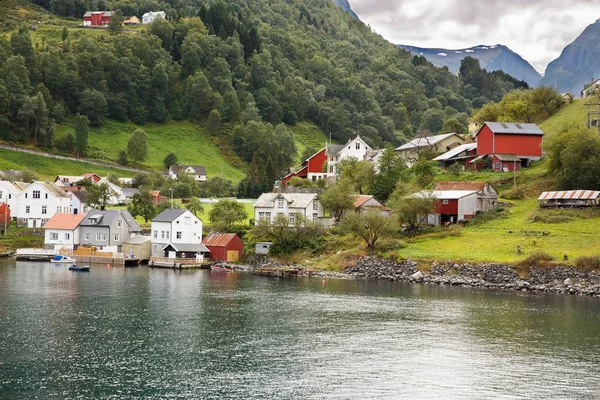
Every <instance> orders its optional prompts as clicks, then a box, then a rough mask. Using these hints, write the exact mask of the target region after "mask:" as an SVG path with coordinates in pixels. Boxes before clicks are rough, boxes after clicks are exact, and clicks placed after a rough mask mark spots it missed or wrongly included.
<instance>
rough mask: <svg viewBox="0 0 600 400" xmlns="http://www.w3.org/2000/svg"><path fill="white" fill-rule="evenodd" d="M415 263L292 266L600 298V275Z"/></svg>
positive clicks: (263, 262) (370, 259) (253, 262)
mask: <svg viewBox="0 0 600 400" xmlns="http://www.w3.org/2000/svg"><path fill="white" fill-rule="evenodd" d="M247 261H248V267H249V268H248V269H247V270H255V269H258V268H262V267H265V266H269V267H272V268H290V266H288V265H283V264H280V263H277V262H276V261H274V260H272V259H270V258H265V257H254V258H250V259H248V260H247ZM417 266H418V264H417V262H415V261H412V260H406V261H402V262H397V261H394V260H388V259H382V258H379V257H374V256H366V257H362V258H361V259H360V260H359V261H358V262H357V263H356V264H355V265H354V266H351V267H349V268H347V269H346V270H345V272H343V273H342V272H330V271H315V270H314V269H309V268H306V267H303V266H292V267H293V268H295V269H297V270H298V276H311V277H322V278H335V279H379V280H389V281H404V282H412V283H421V284H431V285H442V286H445V285H448V286H462V287H474V288H487V289H503V290H519V291H524V292H525V291H531V292H548V293H562V294H573V295H580V296H594V297H600V272H598V271H589V272H583V271H579V270H576V269H574V268H572V267H567V266H547V267H534V268H531V269H530V270H529V273H528V275H527V277H526V278H521V277H520V276H519V274H518V271H517V269H516V268H515V267H514V266H512V265H507V264H493V263H488V264H458V263H455V262H451V261H447V262H439V263H438V262H434V263H432V264H431V265H430V266H429V270H428V271H427V272H422V271H421V270H420V269H419V268H417Z"/></svg>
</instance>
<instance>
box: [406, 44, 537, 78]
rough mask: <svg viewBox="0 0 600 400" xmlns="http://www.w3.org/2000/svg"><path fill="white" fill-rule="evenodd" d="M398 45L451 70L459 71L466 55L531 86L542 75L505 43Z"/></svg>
mask: <svg viewBox="0 0 600 400" xmlns="http://www.w3.org/2000/svg"><path fill="white" fill-rule="evenodd" d="M398 47H400V48H402V49H404V50H407V51H409V52H411V53H412V54H416V55H422V56H425V58H426V59H427V60H429V61H430V62H431V63H433V65H436V66H438V67H443V66H447V67H448V69H450V71H452V72H454V73H457V72H458V69H459V68H460V62H461V60H462V59H463V58H465V57H466V56H471V57H474V58H477V59H478V60H479V62H480V64H481V67H482V68H485V69H487V70H488V71H497V70H502V71H504V72H506V73H507V74H509V75H511V76H513V77H515V78H517V79H520V80H524V81H525V82H527V83H528V84H529V86H531V87H535V86H536V85H537V84H538V82H539V81H540V79H542V76H541V75H540V74H539V72H537V71H536V70H535V69H534V68H533V67H532V66H531V64H529V63H528V62H527V61H525V60H524V59H523V58H522V57H521V56H519V55H518V54H517V53H515V52H514V51H512V50H511V49H509V48H508V47H506V46H503V45H500V44H498V45H492V46H475V47H471V48H468V49H458V50H449V49H430V48H424V47H415V46H407V45H402V44H399V45H398Z"/></svg>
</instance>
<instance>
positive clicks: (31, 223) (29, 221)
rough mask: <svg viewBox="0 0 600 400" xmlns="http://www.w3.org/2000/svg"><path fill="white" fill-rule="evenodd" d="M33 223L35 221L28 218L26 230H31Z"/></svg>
mask: <svg viewBox="0 0 600 400" xmlns="http://www.w3.org/2000/svg"><path fill="white" fill-rule="evenodd" d="M34 221H35V220H34V219H33V218H29V219H27V227H28V228H33V222H34Z"/></svg>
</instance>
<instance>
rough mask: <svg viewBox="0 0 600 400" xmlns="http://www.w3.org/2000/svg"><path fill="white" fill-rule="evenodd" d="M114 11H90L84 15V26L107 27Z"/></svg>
mask: <svg viewBox="0 0 600 400" xmlns="http://www.w3.org/2000/svg"><path fill="white" fill-rule="evenodd" d="M113 13H114V11H88V12H86V13H85V14H83V26H107V25H108V23H109V22H110V17H112V15H113Z"/></svg>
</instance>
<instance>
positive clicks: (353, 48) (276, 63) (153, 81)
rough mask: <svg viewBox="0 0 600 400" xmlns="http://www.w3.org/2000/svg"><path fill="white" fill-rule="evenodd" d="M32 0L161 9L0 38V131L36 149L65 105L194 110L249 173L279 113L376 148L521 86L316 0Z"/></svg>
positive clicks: (91, 116)
mask: <svg viewBox="0 0 600 400" xmlns="http://www.w3.org/2000/svg"><path fill="white" fill-rule="evenodd" d="M33 2H35V3H37V4H39V5H41V6H42V7H45V8H47V9H49V10H50V11H52V12H54V13H56V14H57V15H60V16H64V17H76V18H81V17H82V15H83V13H85V11H87V10H96V9H104V10H117V11H120V13H122V14H123V15H138V16H141V14H143V13H144V12H146V11H151V10H153V11H157V10H165V11H166V12H167V20H158V21H156V22H154V23H153V24H152V25H150V26H147V27H145V28H144V29H143V30H137V31H127V30H121V29H120V28H119V29H115V30H107V31H106V32H103V33H102V34H101V35H89V36H86V37H84V38H83V39H78V40H71V39H70V37H69V31H68V30H67V29H65V30H64V31H63V35H62V38H60V40H56V41H54V42H51V41H45V42H43V43H39V42H36V43H33V42H32V38H31V34H30V31H29V30H28V28H27V27H21V28H20V29H18V31H14V32H12V34H10V35H6V36H5V38H4V39H0V72H1V73H0V137H1V138H2V139H4V140H10V141H15V142H29V143H34V144H37V145H39V146H41V147H46V148H52V147H55V146H56V147H60V146H63V147H68V144H64V143H54V134H53V132H54V128H53V127H54V124H55V123H57V122H58V123H59V122H61V121H63V120H64V119H65V118H71V116H72V115H74V114H77V113H78V114H80V115H81V116H85V117H87V119H88V120H89V123H90V124H91V125H92V126H100V125H102V124H103V122H104V120H105V119H106V118H110V119H115V120H119V121H132V122H133V123H136V124H139V125H143V124H144V123H146V122H156V123H163V122H166V121H168V120H170V119H172V120H183V119H189V120H192V121H201V120H205V119H208V120H209V121H217V122H218V121H222V122H225V123H227V124H229V125H230V126H232V127H234V129H230V130H228V131H227V132H230V133H225V132H223V134H228V135H231V137H230V138H229V140H230V141H233V142H234V143H232V144H233V147H234V149H237V150H238V152H239V153H240V156H241V157H242V158H243V159H244V160H246V161H247V162H248V163H249V164H251V165H253V168H252V169H253V171H254V172H255V171H265V170H266V169H267V168H268V169H269V170H272V171H275V174H274V175H280V174H281V173H283V172H284V171H285V170H286V169H288V168H289V167H290V165H291V163H292V157H290V156H289V154H288V153H289V152H290V151H294V152H295V148H294V147H293V143H290V133H289V132H288V131H287V130H286V129H285V128H284V127H282V128H278V129H276V128H277V127H278V125H279V124H281V123H285V124H288V125H294V124H295V123H296V122H297V121H303V120H306V121H312V122H313V123H315V124H317V125H318V126H319V127H320V128H321V129H322V130H323V131H324V132H327V134H329V135H331V137H332V138H333V140H336V141H338V142H345V141H346V140H348V139H349V138H350V137H351V136H353V135H355V134H357V133H359V134H360V135H361V137H363V138H364V139H365V140H366V141H367V142H369V144H371V145H372V146H374V147H381V146H383V145H384V144H385V143H391V144H401V143H403V142H405V141H406V140H408V139H410V138H412V137H413V136H414V135H415V134H416V133H417V132H419V131H423V130H426V131H430V132H432V133H438V132H441V131H444V130H446V131H458V132H460V131H463V132H464V131H466V125H467V123H468V118H469V116H470V114H471V113H472V111H473V108H478V107H481V106H482V105H483V104H485V103H487V102H488V101H490V100H494V101H498V100H500V99H501V98H502V96H503V95H504V94H506V93H508V92H510V91H511V90H513V89H514V88H526V87H527V85H526V84H525V83H524V82H520V81H517V80H515V79H514V78H512V77H510V76H508V75H506V74H503V73H501V72H494V73H488V72H487V71H485V70H482V69H481V68H480V66H479V63H478V61H477V60H474V59H472V58H469V57H467V58H466V59H465V60H464V61H463V66H462V67H461V71H460V74H459V75H458V76H457V75H454V74H452V73H450V72H449V71H448V70H447V68H437V67H434V66H433V65H432V64H431V63H429V62H427V61H426V60H425V59H424V58H423V57H417V56H415V57H413V56H411V55H410V54H409V53H408V52H405V51H404V50H399V49H397V48H396V47H395V46H393V45H392V44H390V43H389V42H387V41H385V40H384V39H382V38H381V37H380V36H378V35H376V34H374V33H372V32H371V31H370V29H369V28H368V27H366V26H365V25H363V24H361V23H360V22H358V21H356V20H354V19H353V18H352V17H351V16H349V15H347V14H346V13H345V12H343V11H342V10H341V9H339V8H338V7H337V6H336V5H335V4H334V3H333V2H332V1H330V0H307V1H302V2H298V1H293V0H270V1H261V0H235V1H234V0H231V1H227V2H225V1H222V0H215V1H202V0H174V1H163V0H148V1H144V0H141V1H135V2H133V1H125V0H120V1H108V0H107V1H103V0H33ZM216 125H217V124H215V126H216ZM231 132H233V134H232V133H231ZM254 133H256V134H257V135H259V136H260V137H261V138H264V142H265V143H261V145H260V146H258V145H256V146H255V145H254V144H256V141H257V139H256V138H253V139H250V136H252V135H253V134H254ZM273 137H276V138H277V140H273ZM249 146H252V147H249ZM252 175H255V176H256V178H255V179H258V178H259V177H261V176H264V175H265V174H264V173H263V174H260V173H256V172H255V173H253V174H252ZM270 175H273V174H270ZM275 177H277V176H275ZM261 179H262V178H261ZM271 179H272V176H271V178H269V180H271Z"/></svg>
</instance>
